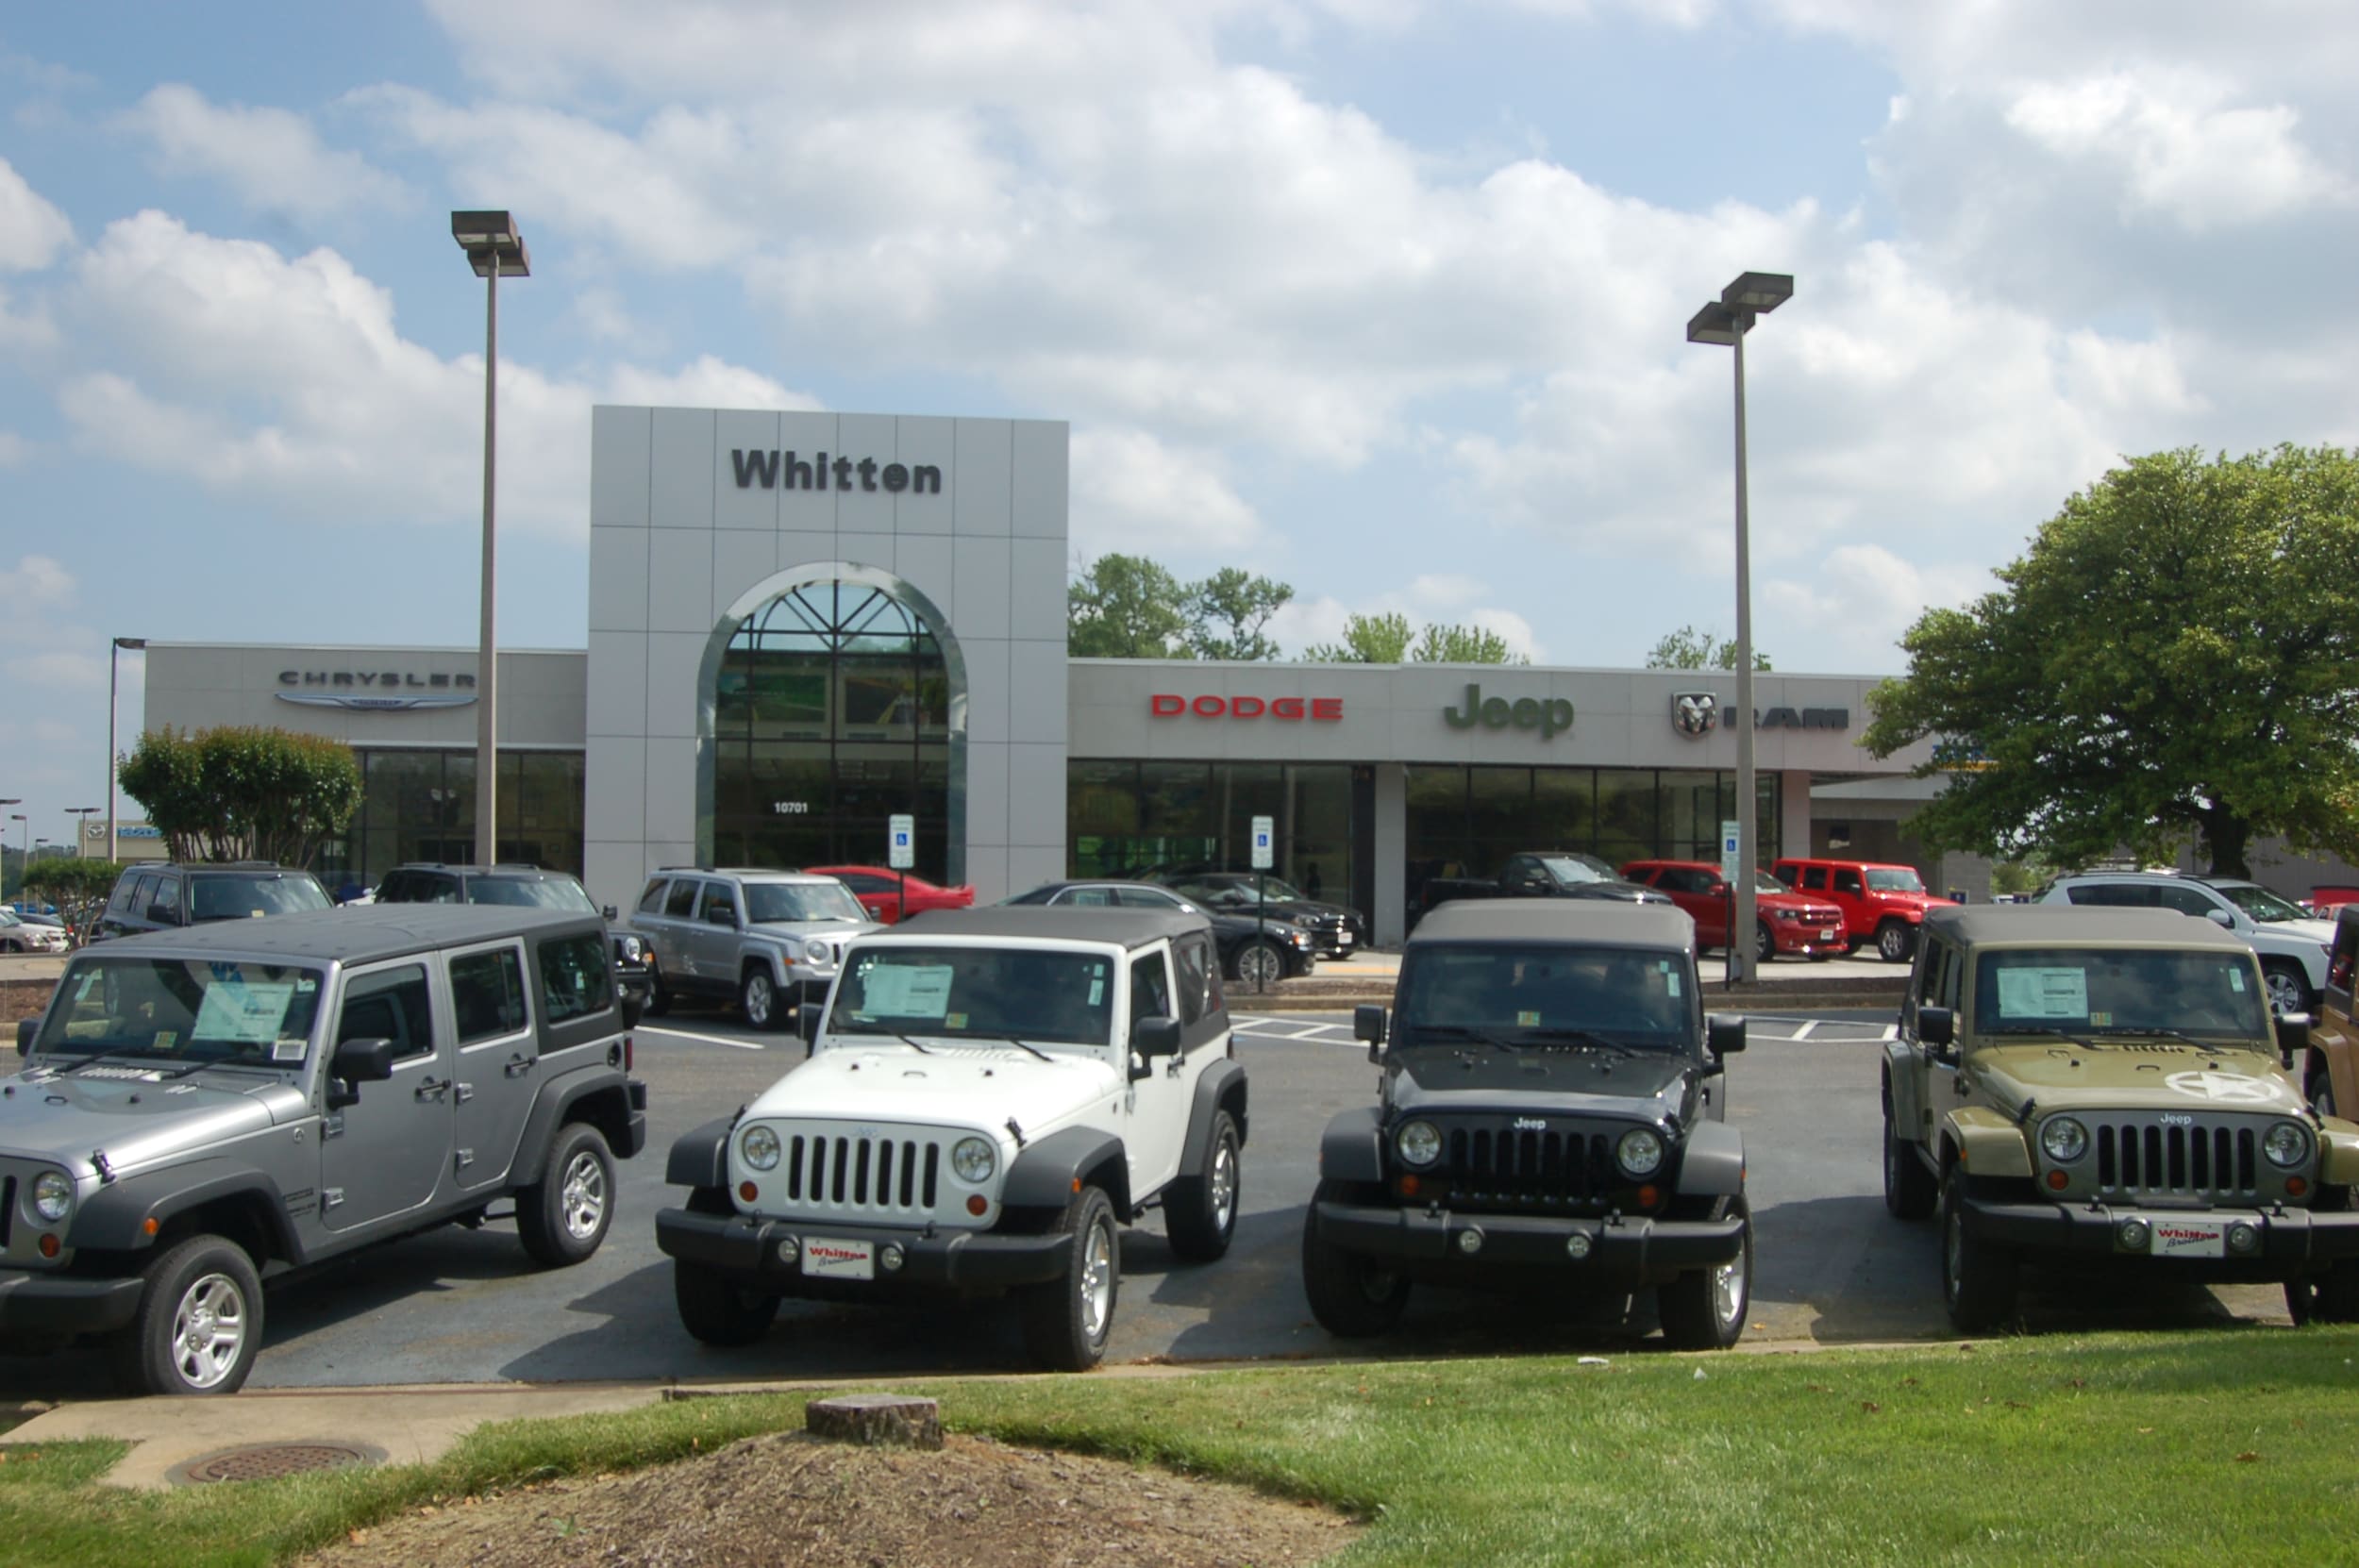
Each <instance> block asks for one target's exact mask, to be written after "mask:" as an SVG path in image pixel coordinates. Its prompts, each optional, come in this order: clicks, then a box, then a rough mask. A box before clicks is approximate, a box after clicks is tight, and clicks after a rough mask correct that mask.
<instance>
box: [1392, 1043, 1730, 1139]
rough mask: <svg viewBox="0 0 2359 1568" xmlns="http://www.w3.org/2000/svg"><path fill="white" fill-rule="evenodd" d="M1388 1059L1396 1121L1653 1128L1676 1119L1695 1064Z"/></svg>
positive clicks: (1509, 1055)
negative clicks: (1624, 1121) (1474, 1118)
mask: <svg viewBox="0 0 2359 1568" xmlns="http://www.w3.org/2000/svg"><path fill="white" fill-rule="evenodd" d="M1390 1061H1391V1062H1392V1064H1393V1065H1394V1066H1395V1067H1396V1068H1397V1072H1396V1073H1395V1074H1394V1076H1393V1078H1392V1083H1391V1094H1392V1103H1393V1109H1394V1111H1395V1113H1396V1114H1397V1115H1409V1114H1412V1113H1414V1112H1416V1111H1429V1112H1431V1113H1434V1114H1437V1115H1447V1114H1448V1113H1449V1112H1452V1111H1487V1110H1496V1111H1498V1112H1501V1113H1506V1112H1510V1111H1512V1112H1514V1113H1515V1114H1517V1115H1538V1116H1576V1115H1578V1116H1598V1117H1630V1118H1631V1119H1633V1120H1637V1121H1643V1122H1653V1121H1659V1120H1661V1119H1662V1118H1663V1117H1664V1116H1666V1115H1679V1114H1681V1113H1682V1110H1683V1108H1684V1107H1685V1104H1686V1101H1687V1093H1688V1087H1689V1083H1690V1081H1691V1075H1693V1074H1694V1073H1695V1071H1696V1068H1697V1063H1696V1062H1695V1061H1694V1060H1693V1059H1689V1058H1687V1057H1680V1056H1671V1055H1668V1054H1656V1053H1648V1054H1647V1055H1644V1056H1635V1057H1623V1056H1616V1055H1614V1053H1612V1052H1610V1051H1584V1050H1564V1049H1561V1048H1550V1049H1538V1048H1532V1047H1526V1048H1523V1049H1519V1050H1515V1051H1512V1052H1511V1051H1491V1050H1488V1049H1487V1048H1485V1047H1482V1046H1475V1047H1473V1048H1472V1049H1470V1050H1467V1051H1465V1052H1463V1053H1462V1052H1459V1051H1457V1050H1455V1049H1450V1050H1445V1049H1442V1048H1439V1047H1435V1046H1411V1047H1410V1048H1409V1049H1407V1050H1405V1051H1398V1052H1396V1053H1394V1054H1393V1056H1392V1057H1391V1058H1390Z"/></svg>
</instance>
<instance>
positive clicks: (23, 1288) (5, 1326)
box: [0, 1273, 146, 1338]
mask: <svg viewBox="0 0 2359 1568" xmlns="http://www.w3.org/2000/svg"><path fill="white" fill-rule="evenodd" d="M145 1288H146V1282H145V1281H144V1280H142V1279H141V1278H140V1277H139V1276H137V1275H133V1276H129V1277H128V1278H123V1279H91V1278H86V1277H83V1276H76V1275H68V1274H25V1273H0V1334H17V1333H21V1334H24V1335H25V1336H26V1337H28V1338H40V1337H48V1336H53V1335H54V1336H62V1337H69V1338H70V1337H72V1336H75V1335H80V1334H104V1333H109V1332H111V1331H113V1330H115V1329H118V1328H125V1327H128V1326H130V1323H131V1320H132V1319H133V1318H134V1317H136V1316H138V1315H139V1309H140V1293H141V1292H142V1290H144V1289H145Z"/></svg>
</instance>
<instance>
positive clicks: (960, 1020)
mask: <svg viewBox="0 0 2359 1568" xmlns="http://www.w3.org/2000/svg"><path fill="white" fill-rule="evenodd" d="M942 1026H943V1027H944V1028H945V1029H962V1028H964V1027H966V1014H964V1013H962V1012H945V1013H944V1014H943V1015H942Z"/></svg>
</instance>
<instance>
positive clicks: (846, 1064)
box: [745, 1041, 1126, 1138]
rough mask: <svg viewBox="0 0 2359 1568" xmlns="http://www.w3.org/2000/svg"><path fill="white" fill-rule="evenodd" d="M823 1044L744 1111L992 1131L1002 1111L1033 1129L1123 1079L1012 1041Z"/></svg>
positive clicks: (1114, 1089)
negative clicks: (922, 1049)
mask: <svg viewBox="0 0 2359 1568" xmlns="http://www.w3.org/2000/svg"><path fill="white" fill-rule="evenodd" d="M923 1043H924V1044H925V1046H926V1049H927V1051H928V1052H930V1053H931V1054H930V1055H921V1054H920V1053H919V1052H917V1051H915V1050H913V1049H912V1048H911V1047H909V1046H907V1045H904V1044H901V1043H898V1042H893V1041H889V1042H885V1043H879V1044H869V1043H865V1042H863V1043H860V1044H856V1045H851V1044H829V1045H828V1047H827V1048H826V1049H824V1050H822V1051H821V1052H820V1053H819V1054H818V1055H817V1056H814V1057H812V1058H811V1059H810V1060H809V1061H806V1062H804V1063H803V1064H802V1066H800V1067H798V1068H796V1069H795V1071H794V1072H792V1073H789V1074H788V1075H787V1076H785V1077H783V1078H780V1079H779V1080H778V1082H777V1083H775V1084H772V1085H771V1086H770V1088H769V1089H768V1090H766V1091H765V1092H764V1093H762V1095H761V1098H760V1099H757V1100H756V1101H754V1103H753V1104H752V1105H750V1106H748V1107H746V1108H745V1115H746V1117H747V1118H748V1119H752V1118H756V1117H762V1118H777V1119H793V1120H804V1119H811V1118H823V1119H828V1120H845V1121H860V1122H894V1123H903V1124H907V1125H910V1126H971V1127H979V1128H987V1129H991V1130H993V1131H994V1132H996V1131H997V1130H998V1129H1000V1128H1002V1127H1004V1126H1006V1124H1007V1121H1008V1119H1009V1118H1010V1117H1013V1118H1014V1119H1015V1122H1016V1125H1017V1126H1021V1127H1023V1128H1024V1132H1025V1136H1026V1137H1028V1138H1029V1137H1031V1136H1032V1135H1033V1132H1034V1130H1035V1129H1036V1128H1050V1129H1053V1128H1054V1127H1055V1126H1058V1125H1061V1124H1062V1123H1063V1122H1064V1121H1065V1120H1066V1119H1067V1118H1069V1117H1070V1116H1072V1115H1073V1114H1074V1113H1075V1112H1076V1111H1078V1110H1079V1109H1081V1108H1082V1107H1084V1106H1086V1105H1088V1104H1089V1103H1090V1102H1091V1101H1093V1100H1096V1099H1101V1098H1104V1097H1105V1096H1107V1095H1110V1094H1120V1093H1122V1092H1123V1090H1124V1088H1125V1087H1126V1086H1125V1085H1124V1083H1123V1082H1122V1080H1121V1078H1120V1077H1119V1076H1117V1075H1116V1074H1115V1072H1114V1070H1113V1067H1112V1066H1110V1065H1109V1064H1108V1063H1107V1062H1105V1061H1104V1060H1102V1059H1098V1058H1096V1057H1086V1056H1081V1055H1079V1054H1078V1053H1077V1054H1071V1055H1066V1054H1062V1053H1059V1052H1055V1051H1051V1052H1050V1053H1049V1059H1048V1060H1046V1061H1043V1060H1041V1059H1039V1058H1038V1057H1035V1056H1033V1055H1031V1054H1030V1053H1029V1052H1028V1051H1025V1050H1022V1049H1020V1048H1019V1047H1016V1046H1013V1045H978V1044H976V1043H973V1042H960V1043H950V1042H936V1041H924V1042H923Z"/></svg>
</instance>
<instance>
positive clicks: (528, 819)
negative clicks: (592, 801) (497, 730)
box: [311, 747, 582, 892]
mask: <svg viewBox="0 0 2359 1568" xmlns="http://www.w3.org/2000/svg"><path fill="white" fill-rule="evenodd" d="M357 755H358V758H359V760H360V780H361V795H360V810H359V811H357V812H355V813H354V814H353V818H352V821H351V822H350V823H349V824H347V825H346V826H345V829H344V832H343V836H342V837H339V838H335V839H331V840H328V841H326V842H324V843H323V844H321V846H320V849H319V852H318V853H317V854H316V855H314V856H313V857H312V859H311V869H312V870H313V871H315V872H317V873H318V874H319V876H320V880H321V881H323V882H325V883H326V884H327V887H328V889H329V891H330V892H335V891H337V890H339V889H343V888H345V887H347V886H358V887H375V886H376V883H377V880H378V878H380V877H382V876H384V875H385V873H387V872H389V871H391V870H392V869H393V867H395V866H397V865H401V864H403V863H405V862H407V861H410V860H442V861H444V862H446V863H449V864H453V865H465V864H468V863H470V862H472V861H473V860H474V859H475V858H476V854H475V753H474V752H473V751H471V750H470V751H426V750H407V749H395V748H390V747H368V748H364V749H361V750H360V751H359V752H358V753H357ZM499 770H500V776H499V818H500V826H499V835H498V845H497V847H498V853H499V858H500V859H501V860H502V861H504V862H510V863H518V864H527V865H536V866H541V867H544V868H545V869H547V870H550V871H564V872H571V873H572V874H573V875H575V876H580V875H581V796H582V776H581V753H579V752H577V751H504V752H501V753H500V754H499Z"/></svg>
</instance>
